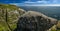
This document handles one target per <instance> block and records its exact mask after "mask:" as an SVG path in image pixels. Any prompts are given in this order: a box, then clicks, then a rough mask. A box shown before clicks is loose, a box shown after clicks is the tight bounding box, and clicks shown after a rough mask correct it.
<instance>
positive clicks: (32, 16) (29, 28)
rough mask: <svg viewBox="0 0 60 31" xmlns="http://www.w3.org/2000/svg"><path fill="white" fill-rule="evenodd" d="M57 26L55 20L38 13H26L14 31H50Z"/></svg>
mask: <svg viewBox="0 0 60 31" xmlns="http://www.w3.org/2000/svg"><path fill="white" fill-rule="evenodd" d="M56 24H57V20H56V19H54V18H51V17H48V16H46V15H44V14H42V13H40V12H35V11H28V12H26V13H25V14H23V15H22V16H21V17H20V19H19V20H18V23H17V28H16V29H15V31H50V30H51V29H50V28H51V27H53V26H54V25H56Z"/></svg>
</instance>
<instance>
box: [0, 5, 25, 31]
mask: <svg viewBox="0 0 60 31" xmlns="http://www.w3.org/2000/svg"><path fill="white" fill-rule="evenodd" d="M22 14H24V11H23V10H19V8H18V7H17V6H15V5H10V4H0V31H13V30H14V29H15V28H16V25H17V24H16V23H17V21H18V19H19V17H20V16H21V15H22Z"/></svg>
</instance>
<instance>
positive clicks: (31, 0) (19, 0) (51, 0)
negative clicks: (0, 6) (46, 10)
mask: <svg viewBox="0 0 60 31" xmlns="http://www.w3.org/2000/svg"><path fill="white" fill-rule="evenodd" d="M0 3H6V4H14V5H40V4H55V5H56V4H60V0H0Z"/></svg>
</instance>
